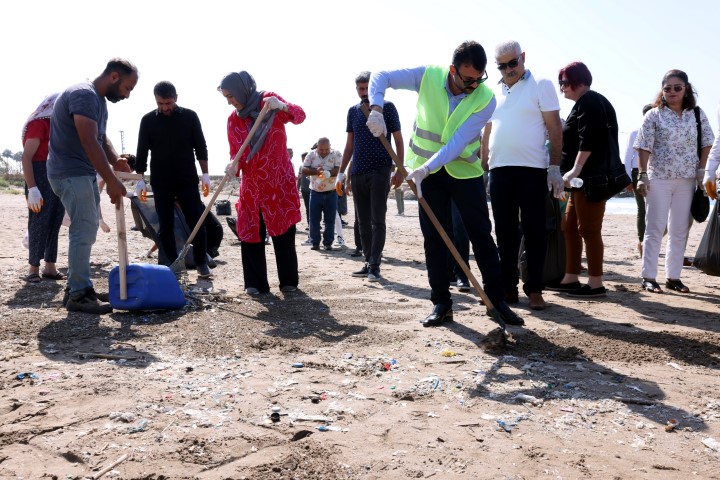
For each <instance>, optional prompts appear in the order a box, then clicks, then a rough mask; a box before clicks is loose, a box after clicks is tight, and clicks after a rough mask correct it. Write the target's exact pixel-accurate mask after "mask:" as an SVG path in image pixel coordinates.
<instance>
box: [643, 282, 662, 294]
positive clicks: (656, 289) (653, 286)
mask: <svg viewBox="0 0 720 480" xmlns="http://www.w3.org/2000/svg"><path fill="white" fill-rule="evenodd" d="M642 286H643V288H644V289H645V290H647V291H648V292H652V293H663V291H662V289H661V288H660V285H659V284H658V283H657V282H656V281H655V280H650V279H649V278H643V281H642Z"/></svg>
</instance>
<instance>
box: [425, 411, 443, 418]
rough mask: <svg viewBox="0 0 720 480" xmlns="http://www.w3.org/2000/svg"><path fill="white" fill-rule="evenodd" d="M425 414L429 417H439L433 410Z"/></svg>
mask: <svg viewBox="0 0 720 480" xmlns="http://www.w3.org/2000/svg"><path fill="white" fill-rule="evenodd" d="M427 416H428V417H430V418H440V415H438V414H437V413H434V412H428V414H427Z"/></svg>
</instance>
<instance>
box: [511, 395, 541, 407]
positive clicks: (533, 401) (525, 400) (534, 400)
mask: <svg viewBox="0 0 720 480" xmlns="http://www.w3.org/2000/svg"><path fill="white" fill-rule="evenodd" d="M513 398H514V399H515V400H519V401H521V402H523V403H531V404H533V405H535V406H538V405H542V404H543V399H542V398H537V397H533V396H532V395H525V394H524V393H518V394H517V395H515V396H514V397H513Z"/></svg>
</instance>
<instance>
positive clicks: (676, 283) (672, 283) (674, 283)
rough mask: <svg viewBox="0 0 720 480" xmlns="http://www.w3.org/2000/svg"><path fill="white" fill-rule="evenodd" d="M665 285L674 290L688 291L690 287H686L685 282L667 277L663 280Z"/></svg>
mask: <svg viewBox="0 0 720 480" xmlns="http://www.w3.org/2000/svg"><path fill="white" fill-rule="evenodd" d="M665 286H666V287H667V288H669V289H670V290H675V291H676V292H680V293H690V289H689V288H688V287H686V286H685V284H684V283H682V282H681V281H680V280H676V279H672V278H668V279H667V280H666V281H665Z"/></svg>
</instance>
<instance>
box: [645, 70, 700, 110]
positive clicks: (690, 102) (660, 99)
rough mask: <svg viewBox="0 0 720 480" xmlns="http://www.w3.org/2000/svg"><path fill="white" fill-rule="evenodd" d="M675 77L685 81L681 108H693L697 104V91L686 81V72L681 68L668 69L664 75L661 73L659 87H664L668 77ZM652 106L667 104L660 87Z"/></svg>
mask: <svg viewBox="0 0 720 480" xmlns="http://www.w3.org/2000/svg"><path fill="white" fill-rule="evenodd" d="M672 77H676V78H679V79H680V80H682V81H683V82H685V96H684V97H683V101H682V109H683V110H688V109H691V108H695V106H696V105H697V102H696V101H695V95H696V94H697V92H696V91H695V89H694V88H693V86H692V84H691V83H690V82H689V81H688V76H687V73H685V72H683V71H682V70H676V69H673V70H669V71H668V72H667V73H666V74H665V75H663V79H662V84H661V87H664V86H665V84H666V83H667V81H668V79H670V78H672ZM652 106H653V107H665V106H667V102H665V95H663V91H662V88H660V91H659V92H658V94H657V96H656V97H655V101H654V102H653V104H652Z"/></svg>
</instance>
